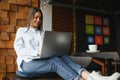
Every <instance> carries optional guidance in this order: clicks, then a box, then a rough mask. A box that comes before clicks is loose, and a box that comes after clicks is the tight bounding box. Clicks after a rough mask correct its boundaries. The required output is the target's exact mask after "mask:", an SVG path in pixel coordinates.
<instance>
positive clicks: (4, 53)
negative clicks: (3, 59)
mask: <svg viewBox="0 0 120 80" xmlns="http://www.w3.org/2000/svg"><path fill="white" fill-rule="evenodd" d="M7 54H8V50H7V49H5V48H0V55H1V56H6V55H7Z"/></svg>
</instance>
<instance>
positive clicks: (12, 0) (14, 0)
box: [8, 0, 16, 4]
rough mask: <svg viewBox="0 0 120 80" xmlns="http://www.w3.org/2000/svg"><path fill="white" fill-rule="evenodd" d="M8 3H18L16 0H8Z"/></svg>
mask: <svg viewBox="0 0 120 80" xmlns="http://www.w3.org/2000/svg"><path fill="white" fill-rule="evenodd" d="M8 3H11V4H16V0H8Z"/></svg>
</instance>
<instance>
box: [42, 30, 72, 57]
mask: <svg viewBox="0 0 120 80" xmlns="http://www.w3.org/2000/svg"><path fill="white" fill-rule="evenodd" d="M71 39H72V32H55V31H45V34H44V40H43V46H42V50H41V58H48V57H52V56H62V55H66V54H69V51H70V46H71Z"/></svg>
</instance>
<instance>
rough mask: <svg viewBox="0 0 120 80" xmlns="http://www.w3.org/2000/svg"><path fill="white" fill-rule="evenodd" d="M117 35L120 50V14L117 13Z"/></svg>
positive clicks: (118, 49)
mask: <svg viewBox="0 0 120 80" xmlns="http://www.w3.org/2000/svg"><path fill="white" fill-rule="evenodd" d="M116 36H117V37H116V40H117V41H116V43H117V51H119V52H120V14H118V15H116Z"/></svg>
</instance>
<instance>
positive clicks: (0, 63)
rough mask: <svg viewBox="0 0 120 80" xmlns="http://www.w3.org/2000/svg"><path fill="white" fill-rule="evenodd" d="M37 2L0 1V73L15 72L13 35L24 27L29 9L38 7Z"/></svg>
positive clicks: (33, 0)
mask: <svg viewBox="0 0 120 80" xmlns="http://www.w3.org/2000/svg"><path fill="white" fill-rule="evenodd" d="M39 2H40V1H39V0H0V73H4V72H15V71H16V69H17V65H16V53H15V51H14V49H13V43H14V39H15V34H16V31H17V29H18V27H20V26H24V24H25V21H26V18H27V15H28V12H29V10H30V8H31V7H39V4H40V3H39Z"/></svg>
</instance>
